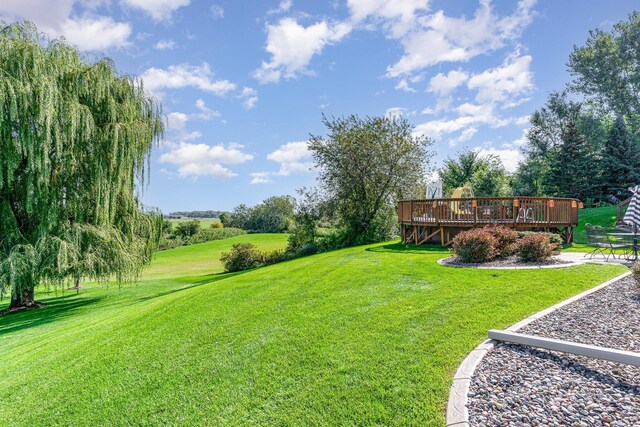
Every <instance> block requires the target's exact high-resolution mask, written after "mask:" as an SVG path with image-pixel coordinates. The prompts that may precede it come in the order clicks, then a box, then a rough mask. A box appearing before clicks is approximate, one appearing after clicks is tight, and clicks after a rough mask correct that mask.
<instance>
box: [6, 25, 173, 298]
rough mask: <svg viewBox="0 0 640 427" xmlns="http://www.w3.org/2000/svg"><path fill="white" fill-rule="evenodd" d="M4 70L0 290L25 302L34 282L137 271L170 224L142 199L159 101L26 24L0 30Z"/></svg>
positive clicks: (157, 130) (108, 66)
mask: <svg viewBox="0 0 640 427" xmlns="http://www.w3.org/2000/svg"><path fill="white" fill-rule="evenodd" d="M0 75H1V76H2V77H0V296H3V295H6V294H10V295H11V304H10V309H17V308H22V307H29V306H35V305H37V304H36V302H35V301H34V289H35V287H36V286H37V285H38V284H50V283H53V284H54V285H61V284H63V283H64V282H65V281H67V280H70V281H72V282H73V283H74V284H75V285H76V286H77V285H78V283H79V281H80V278H84V277H87V278H92V279H96V280H107V279H110V278H112V277H115V278H116V279H117V280H118V281H123V280H125V279H128V278H134V277H136V276H137V275H138V274H139V273H140V271H141V269H142V267H143V266H144V265H146V264H148V263H149V262H150V260H151V256H152V254H153V252H154V250H155V248H156V246H157V243H158V240H159V238H160V235H161V228H162V218H161V216H160V215H158V214H155V213H154V214H151V213H146V212H144V211H143V210H142V209H141V205H140V203H139V201H138V198H137V197H136V192H137V191H136V189H139V188H140V187H141V186H142V185H144V184H145V175H146V165H147V162H148V161H149V152H150V150H151V148H152V145H153V143H154V141H156V140H157V139H158V137H159V136H160V135H161V133H162V129H163V127H162V120H161V114H160V108H159V105H157V104H156V102H155V101H154V100H153V99H151V98H149V97H148V96H147V95H146V94H145V91H144V89H143V87H142V82H140V81H137V80H136V79H134V78H131V77H129V76H119V75H118V74H117V73H116V71H115V70H114V66H113V63H112V62H111V61H110V60H109V59H102V60H100V61H98V62H96V63H94V64H87V63H85V62H83V61H82V60H81V59H80V57H79V53H78V52H77V51H76V50H75V49H74V48H72V47H70V46H69V45H67V44H66V43H65V42H64V41H61V40H54V41H51V42H45V41H42V39H41V38H40V35H39V34H38V32H37V29H36V28H35V26H33V25H32V24H29V23H26V24H13V25H9V26H3V29H2V30H0Z"/></svg>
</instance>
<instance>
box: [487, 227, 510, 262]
mask: <svg viewBox="0 0 640 427" xmlns="http://www.w3.org/2000/svg"><path fill="white" fill-rule="evenodd" d="M485 231H486V232H488V233H491V235H492V236H493V237H495V238H496V245H495V248H496V256H497V257H500V258H505V257H508V256H510V255H513V253H514V252H515V250H516V240H517V238H518V233H517V232H516V231H514V230H512V229H510V228H508V227H505V226H503V225H497V226H490V227H485Z"/></svg>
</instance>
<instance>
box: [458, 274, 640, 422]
mask: <svg viewBox="0 0 640 427" xmlns="http://www.w3.org/2000/svg"><path fill="white" fill-rule="evenodd" d="M518 332H521V333H525V334H530V335H538V336H545V337H550V338H557V339H564V340H570V341H576V342H580V343H585V344H593V345H599V346H605V347H611V348H618V349H623V350H630V351H640V287H639V286H638V285H637V284H636V283H635V281H634V280H633V279H632V278H631V277H627V278H625V279H622V280H619V281H618V282H616V283H613V284H611V285H610V286H607V287H606V288H604V289H601V290H599V291H597V292H595V293H593V294H591V295H589V296H587V297H585V298H582V299H580V300H578V301H576V302H574V303H572V304H569V305H567V306H564V307H562V308H560V309H558V310H556V311H555V312H553V313H551V314H549V315H547V316H545V317H543V318H541V319H538V320H536V321H535V322H533V323H530V324H529V325H527V326H526V327H524V328H522V329H520V330H519V331H518ZM468 397H469V401H468V409H469V422H470V425H471V426H529V425H551V426H640V368H639V367H633V366H628V365H623V364H618V363H613V362H607V361H602V360H597V359H592V358H586V357H580V356H573V355H569V354H566V353H559V352H551V351H545V350H537V349H534V348H529V347H525V346H520V345H515V344H498V345H496V346H495V347H494V348H493V349H492V350H491V351H489V353H488V354H487V355H486V356H485V358H484V359H483V360H482V361H481V362H480V364H479V366H478V367H477V369H476V371H475V373H474V375H473V377H472V380H471V386H470V390H469V394H468Z"/></svg>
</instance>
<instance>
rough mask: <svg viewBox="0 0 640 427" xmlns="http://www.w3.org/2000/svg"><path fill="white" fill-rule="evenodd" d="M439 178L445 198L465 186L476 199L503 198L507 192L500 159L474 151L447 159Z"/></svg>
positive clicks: (505, 175) (505, 176) (464, 152)
mask: <svg viewBox="0 0 640 427" xmlns="http://www.w3.org/2000/svg"><path fill="white" fill-rule="evenodd" d="M439 176H440V180H441V181H442V190H443V192H444V193H445V194H446V195H447V196H450V195H451V192H452V191H453V190H454V189H455V188H457V187H462V186H465V185H470V186H471V188H473V191H474V194H475V195H476V196H478V197H491V196H494V197H495V196H504V195H506V193H507V192H508V185H507V173H506V171H505V169H504V166H503V165H502V161H501V160H500V158H499V157H498V156H495V155H482V154H481V153H480V152H478V151H474V150H467V151H463V152H461V153H458V158H457V159H454V158H450V157H449V158H447V159H446V160H445V161H444V165H443V167H442V168H441V169H440V171H439Z"/></svg>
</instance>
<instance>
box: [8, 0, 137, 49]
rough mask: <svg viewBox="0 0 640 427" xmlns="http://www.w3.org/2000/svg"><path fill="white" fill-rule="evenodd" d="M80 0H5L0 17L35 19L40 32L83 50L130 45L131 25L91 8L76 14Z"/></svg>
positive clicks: (14, 19) (13, 19)
mask: <svg viewBox="0 0 640 427" xmlns="http://www.w3.org/2000/svg"><path fill="white" fill-rule="evenodd" d="M76 3H78V0H3V1H1V2H0V18H2V19H4V20H5V21H16V20H19V19H26V20H29V21H33V22H34V23H35V24H36V25H37V26H38V29H39V30H40V31H44V32H45V33H47V34H49V35H50V36H53V37H60V36H64V37H65V38H66V39H67V41H68V42H69V43H71V44H73V45H75V46H77V47H78V48H79V49H81V50H87V51H91V50H105V49H109V48H112V47H124V46H127V45H129V43H130V42H129V37H130V36H131V32H132V29H131V25H130V24H129V23H127V22H116V21H114V20H113V19H112V18H111V17H108V16H99V15H96V14H95V13H92V12H91V10H85V11H84V13H82V14H77V13H74V5H75V4H76Z"/></svg>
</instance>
